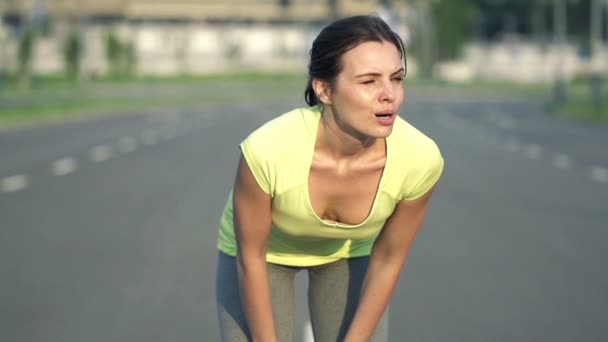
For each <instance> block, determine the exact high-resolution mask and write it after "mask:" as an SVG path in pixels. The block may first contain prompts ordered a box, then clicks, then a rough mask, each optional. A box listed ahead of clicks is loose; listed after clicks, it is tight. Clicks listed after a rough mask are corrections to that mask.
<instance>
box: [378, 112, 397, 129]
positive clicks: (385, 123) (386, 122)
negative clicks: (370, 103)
mask: <svg viewBox="0 0 608 342" xmlns="http://www.w3.org/2000/svg"><path fill="white" fill-rule="evenodd" d="M396 118H397V113H392V114H391V115H390V116H389V117H386V118H385V117H381V116H376V121H377V122H378V123H379V124H380V125H382V126H391V125H392V124H393V123H395V119H396Z"/></svg>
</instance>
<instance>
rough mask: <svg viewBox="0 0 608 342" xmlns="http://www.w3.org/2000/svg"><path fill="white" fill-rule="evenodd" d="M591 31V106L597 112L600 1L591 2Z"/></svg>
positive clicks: (599, 95)
mask: <svg viewBox="0 0 608 342" xmlns="http://www.w3.org/2000/svg"><path fill="white" fill-rule="evenodd" d="M590 16H591V29H590V34H589V36H590V42H589V43H590V47H591V55H590V60H591V77H590V82H591V84H590V86H591V105H592V106H593V109H595V110H599V109H600V108H601V107H602V76H601V75H600V68H601V65H600V63H602V57H603V53H602V51H600V50H601V45H602V0H591V13H590Z"/></svg>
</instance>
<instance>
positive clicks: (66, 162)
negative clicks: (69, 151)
mask: <svg viewBox="0 0 608 342" xmlns="http://www.w3.org/2000/svg"><path fill="white" fill-rule="evenodd" d="M76 168H78V163H77V162H76V159H74V158H69V157H68V158H62V159H59V160H56V161H55V162H53V164H52V165H51V171H52V172H53V175H55V176H65V175H67V174H70V173H72V172H74V171H76Z"/></svg>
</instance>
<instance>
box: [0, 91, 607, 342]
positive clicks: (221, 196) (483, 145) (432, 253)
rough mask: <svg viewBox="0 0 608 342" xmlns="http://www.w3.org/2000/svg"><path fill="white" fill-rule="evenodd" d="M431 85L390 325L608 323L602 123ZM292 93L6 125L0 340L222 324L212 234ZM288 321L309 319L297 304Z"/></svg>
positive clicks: (459, 328)
mask: <svg viewBox="0 0 608 342" xmlns="http://www.w3.org/2000/svg"><path fill="white" fill-rule="evenodd" d="M437 99H441V97H440V96H437V97H422V96H421V97H419V98H417V97H416V96H415V94H413V95H410V99H409V102H408V104H407V105H406V106H405V109H404V113H403V116H405V117H406V118H407V119H408V120H409V121H411V122H412V123H414V124H415V125H416V126H418V127H419V128H420V129H421V130H423V131H424V132H426V133H427V134H428V135H430V136H431V137H433V138H434V139H435V140H436V141H437V142H438V144H439V146H440V148H441V149H442V152H443V154H444V157H445V159H446V170H445V174H444V177H443V178H442V180H441V183H440V185H439V187H438V189H437V191H436V193H435V195H434V198H433V204H432V208H431V211H430V213H429V216H428V219H427V222H426V224H425V227H424V228H423V230H422V231H421V233H420V235H419V237H418V239H417V240H416V243H415V245H414V247H413V249H412V252H411V254H410V257H409V259H408V262H407V264H406V267H405V269H404V272H403V274H402V278H401V281H400V284H399V287H398V289H397V292H396V295H395V298H394V300H393V303H392V306H391V309H390V310H391V315H390V335H391V341H396V342H397V341H466V342H473V341H479V342H486V341H514V340H516V341H606V340H608V311H607V309H606V308H607V307H608V272H606V266H605V261H606V260H608V248H606V247H605V244H606V241H608V171H607V170H608V152H607V150H606V147H607V145H608V144H607V143H608V126H597V125H590V124H586V123H580V122H568V121H564V120H560V119H555V118H550V117H548V116H546V115H544V114H543V110H542V104H541V103H540V102H539V101H534V100H530V99H522V100H510V101H498V100H492V101H489V100H487V99H479V98H475V97H470V98H458V99H454V98H447V99H443V100H442V101H441V102H438V101H437ZM297 105H301V104H300V103H293V102H292V103H288V102H285V103H277V104H275V105H272V106H271V105H268V104H267V103H264V104H259V105H253V106H251V105H250V106H244V105H240V106H239V105H227V106H222V107H206V108H184V109H175V110H170V111H167V110H158V111H155V112H150V113H139V114H130V115H121V116H110V117H104V118H100V119H94V120H86V121H77V122H71V123H65V124H55V125H53V126H48V127H36V128H28V129H23V130H19V131H8V132H1V133H0V222H1V227H0V277H1V279H2V281H1V282H0V303H2V305H1V306H0V340H2V341H11V342H21V341H45V342H55V341H57V342H72V341H74V342H75V341H91V342H93V341H104V342H105V341H125V342H126V341H129V342H136V341H142V342H143V341H215V340H217V328H216V321H215V306H214V305H215V304H214V295H213V292H214V282H213V279H214V269H215V261H216V253H217V252H216V249H215V239H216V231H217V222H218V219H219V215H220V212H221V209H222V207H223V205H224V202H225V198H226V194H227V192H228V191H229V189H230V186H231V182H232V179H233V175H234V167H235V165H236V159H237V157H238V149H237V144H238V142H239V141H240V140H241V139H242V138H244V137H245V136H246V135H247V133H248V132H250V131H251V130H253V129H254V128H255V127H257V126H258V125H260V124H262V123H263V122H264V121H265V120H267V119H270V118H272V117H274V116H276V115H278V114H280V113H282V112H284V111H287V110H289V109H291V108H292V107H294V106H297ZM285 143H288V142H285ZM298 286H299V295H300V303H302V298H301V296H302V294H303V291H304V286H305V279H304V278H303V277H300V278H299V282H298ZM298 322H299V323H298V326H299V327H300V329H301V334H302V335H303V336H305V335H306V328H305V326H306V319H305V308H304V307H303V306H302V305H301V306H300V311H299V314H298ZM302 339H305V337H302Z"/></svg>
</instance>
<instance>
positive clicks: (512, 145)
mask: <svg viewBox="0 0 608 342" xmlns="http://www.w3.org/2000/svg"><path fill="white" fill-rule="evenodd" d="M519 148H520V144H519V141H517V140H516V139H514V138H511V139H509V140H507V142H506V143H505V150H507V151H509V152H517V151H519Z"/></svg>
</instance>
